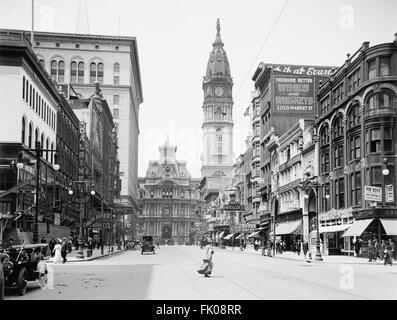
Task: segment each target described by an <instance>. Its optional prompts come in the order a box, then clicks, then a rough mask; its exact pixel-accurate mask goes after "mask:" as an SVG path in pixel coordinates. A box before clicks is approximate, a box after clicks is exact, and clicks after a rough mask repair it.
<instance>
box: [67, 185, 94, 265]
mask: <svg viewBox="0 0 397 320" xmlns="http://www.w3.org/2000/svg"><path fill="white" fill-rule="evenodd" d="M72 184H78V189H77V190H78V191H79V195H80V197H79V200H80V203H79V204H80V210H79V218H80V223H79V224H80V228H79V238H78V240H77V246H78V247H77V253H76V258H78V259H84V251H83V243H84V240H83V217H82V214H83V211H84V205H83V200H84V199H83V191H82V190H81V189H82V188H83V185H84V186H85V187H86V185H87V184H91V188H92V186H93V183H92V181H69V186H70V187H69V191H68V193H69V194H70V195H73V193H74V191H73V189H72V188H71V186H72ZM90 194H91V195H95V191H94V190H91V191H90Z"/></svg>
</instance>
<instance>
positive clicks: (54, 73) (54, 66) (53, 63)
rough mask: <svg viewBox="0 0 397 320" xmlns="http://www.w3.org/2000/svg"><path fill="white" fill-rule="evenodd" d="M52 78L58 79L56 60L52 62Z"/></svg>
mask: <svg viewBox="0 0 397 320" xmlns="http://www.w3.org/2000/svg"><path fill="white" fill-rule="evenodd" d="M51 78H52V79H53V80H56V79H57V62H56V61H55V60H52V61H51Z"/></svg>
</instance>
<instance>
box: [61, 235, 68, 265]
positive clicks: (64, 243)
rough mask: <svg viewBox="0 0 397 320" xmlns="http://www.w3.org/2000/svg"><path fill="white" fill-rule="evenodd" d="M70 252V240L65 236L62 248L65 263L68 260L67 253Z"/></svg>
mask: <svg viewBox="0 0 397 320" xmlns="http://www.w3.org/2000/svg"><path fill="white" fill-rule="evenodd" d="M67 254H68V241H67V239H66V238H65V237H63V238H62V248H61V255H62V259H63V263H65V262H66V261H67V260H66V255H67Z"/></svg>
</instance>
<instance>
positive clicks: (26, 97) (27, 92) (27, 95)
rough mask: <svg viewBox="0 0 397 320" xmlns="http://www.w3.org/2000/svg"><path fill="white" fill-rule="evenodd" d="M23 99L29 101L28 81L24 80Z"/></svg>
mask: <svg viewBox="0 0 397 320" xmlns="http://www.w3.org/2000/svg"><path fill="white" fill-rule="evenodd" d="M25 90H26V91H25V101H26V102H29V81H28V80H26V86H25Z"/></svg>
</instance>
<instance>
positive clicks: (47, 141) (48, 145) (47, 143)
mask: <svg viewBox="0 0 397 320" xmlns="http://www.w3.org/2000/svg"><path fill="white" fill-rule="evenodd" d="M45 148H46V149H47V150H48V149H49V148H50V140H49V139H48V138H47V140H46V142H45ZM48 154H49V152H48V151H45V159H46V160H47V161H48Z"/></svg>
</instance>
